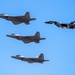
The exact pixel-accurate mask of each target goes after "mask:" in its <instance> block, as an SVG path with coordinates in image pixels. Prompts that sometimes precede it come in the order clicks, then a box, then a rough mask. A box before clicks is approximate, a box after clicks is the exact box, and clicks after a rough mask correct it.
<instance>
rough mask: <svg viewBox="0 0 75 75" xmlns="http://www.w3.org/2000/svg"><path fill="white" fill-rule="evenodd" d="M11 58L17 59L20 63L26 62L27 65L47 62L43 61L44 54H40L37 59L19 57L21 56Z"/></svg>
mask: <svg viewBox="0 0 75 75" xmlns="http://www.w3.org/2000/svg"><path fill="white" fill-rule="evenodd" d="M11 57H12V58H15V59H19V60H22V61H26V62H28V63H35V62H37V63H43V62H45V61H49V60H44V54H43V53H41V54H40V55H39V57H36V58H26V57H24V56H21V55H16V56H11Z"/></svg>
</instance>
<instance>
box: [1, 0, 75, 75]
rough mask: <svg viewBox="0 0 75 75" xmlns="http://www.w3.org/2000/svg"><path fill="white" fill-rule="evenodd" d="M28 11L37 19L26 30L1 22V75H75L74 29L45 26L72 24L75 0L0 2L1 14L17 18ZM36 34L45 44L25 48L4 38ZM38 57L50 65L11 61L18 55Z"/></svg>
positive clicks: (8, 22)
mask: <svg viewBox="0 0 75 75" xmlns="http://www.w3.org/2000/svg"><path fill="white" fill-rule="evenodd" d="M27 11H28V12H30V15H31V17H34V18H36V21H32V22H30V23H31V24H30V25H28V26H27V25H25V24H24V23H22V24H19V25H17V26H15V25H14V24H13V23H12V22H10V21H7V20H4V19H1V18H0V43H1V44H0V59H1V60H0V75H75V29H73V30H71V29H62V28H58V27H56V26H55V25H50V24H45V23H44V22H45V21H49V20H53V21H58V22H62V23H70V22H71V21H74V20H75V0H1V1H0V13H6V14H8V15H11V16H20V15H24V14H25V13H26V12H27ZM36 31H39V32H40V35H41V37H45V38H46V40H43V41H40V43H39V44H36V43H34V42H33V43H29V44H24V43H23V42H22V41H19V40H16V39H13V38H9V37H7V36H6V35H7V34H12V33H18V34H20V35H25V36H28V35H34V34H35V33H36ZM40 53H44V55H45V59H48V60H50V61H49V62H45V63H43V64H39V63H33V64H29V63H27V62H23V61H20V60H16V59H13V58H11V56H14V55H17V54H20V55H23V56H25V57H36V56H38V55H39V54H40Z"/></svg>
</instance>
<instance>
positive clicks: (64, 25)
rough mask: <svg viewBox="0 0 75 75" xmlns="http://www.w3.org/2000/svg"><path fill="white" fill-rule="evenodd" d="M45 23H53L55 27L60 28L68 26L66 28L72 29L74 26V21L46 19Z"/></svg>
mask: <svg viewBox="0 0 75 75" xmlns="http://www.w3.org/2000/svg"><path fill="white" fill-rule="evenodd" d="M45 23H47V24H53V23H54V24H55V25H56V26H57V27H60V28H68V29H74V28H75V21H73V22H70V23H60V22H57V21H48V22H45Z"/></svg>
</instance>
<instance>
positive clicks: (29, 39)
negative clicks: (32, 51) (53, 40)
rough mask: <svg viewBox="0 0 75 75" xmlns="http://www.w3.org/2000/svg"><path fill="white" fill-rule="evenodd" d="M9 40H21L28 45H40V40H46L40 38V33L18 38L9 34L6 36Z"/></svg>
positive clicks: (17, 35) (18, 36)
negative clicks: (31, 43) (32, 43)
mask: <svg viewBox="0 0 75 75" xmlns="http://www.w3.org/2000/svg"><path fill="white" fill-rule="evenodd" d="M6 36H8V37H11V38H15V39H17V40H21V41H23V42H24V43H30V42H35V43H40V42H39V41H40V40H45V39H46V38H40V32H36V33H35V35H33V36H20V35H19V34H11V35H6Z"/></svg>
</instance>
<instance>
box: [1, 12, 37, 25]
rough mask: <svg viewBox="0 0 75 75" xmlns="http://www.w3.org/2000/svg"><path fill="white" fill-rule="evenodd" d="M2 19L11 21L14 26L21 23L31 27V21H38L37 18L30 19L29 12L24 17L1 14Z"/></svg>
mask: <svg viewBox="0 0 75 75" xmlns="http://www.w3.org/2000/svg"><path fill="white" fill-rule="evenodd" d="M0 18H3V19H6V20H8V21H11V22H12V23H13V24H14V25H18V24H20V23H25V24H27V25H29V24H30V21H32V20H36V18H30V13H29V12H26V14H25V15H23V16H8V15H7V14H0Z"/></svg>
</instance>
